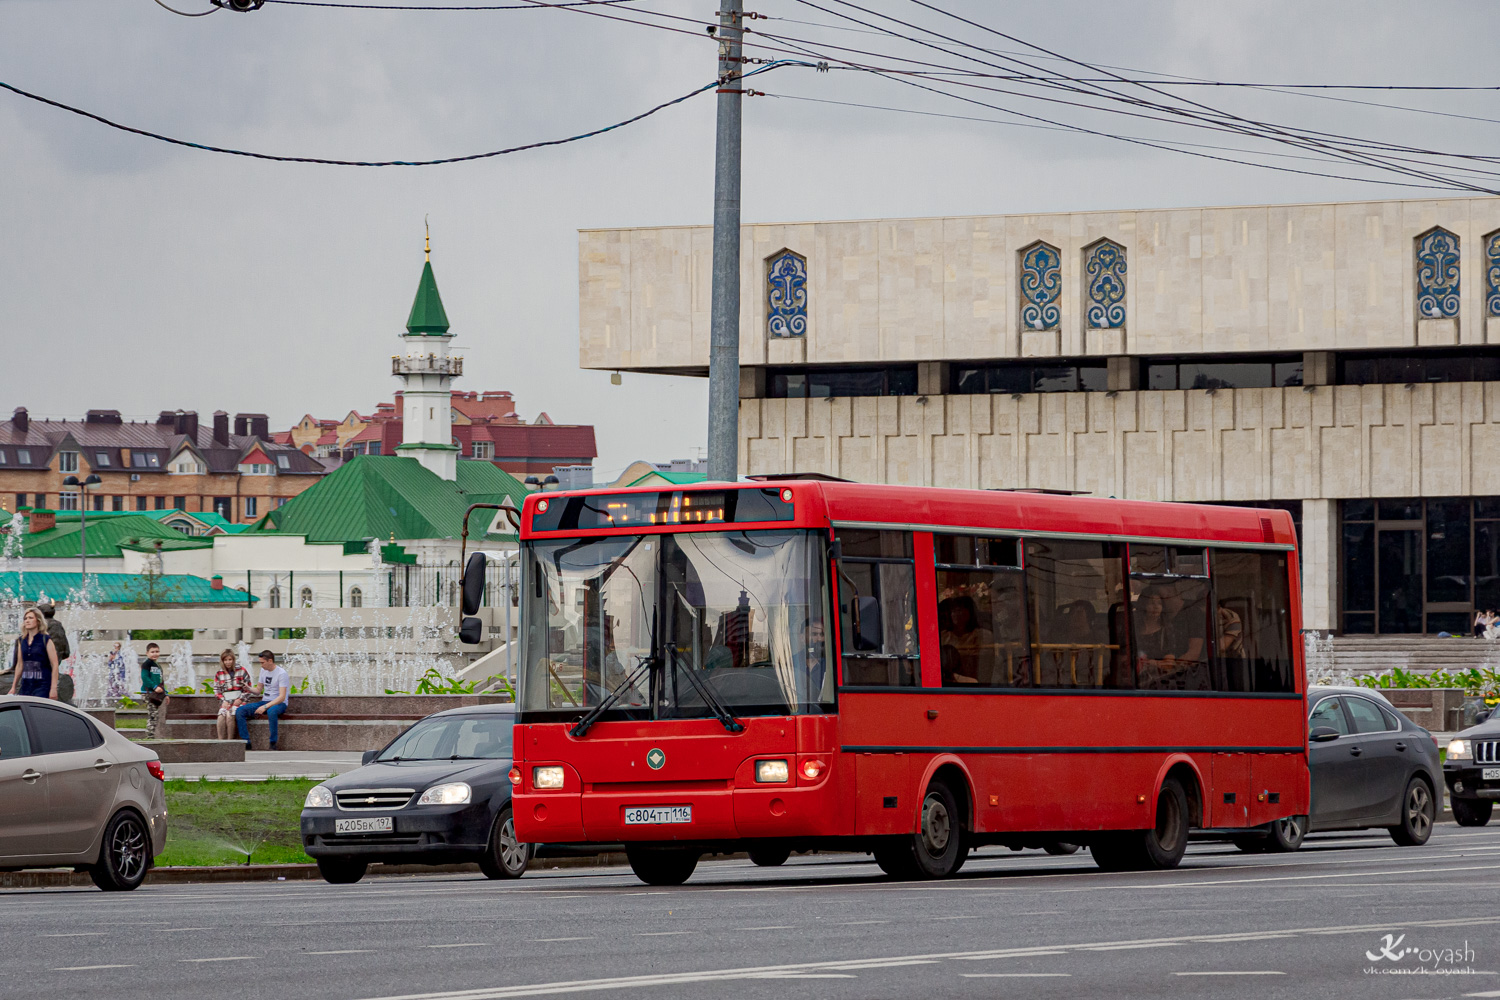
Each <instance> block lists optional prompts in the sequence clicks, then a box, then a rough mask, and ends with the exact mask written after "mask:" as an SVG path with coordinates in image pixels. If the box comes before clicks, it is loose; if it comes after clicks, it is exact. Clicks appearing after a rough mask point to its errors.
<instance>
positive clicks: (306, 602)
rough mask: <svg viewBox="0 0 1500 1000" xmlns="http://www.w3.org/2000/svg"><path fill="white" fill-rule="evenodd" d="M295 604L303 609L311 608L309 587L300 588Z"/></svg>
mask: <svg viewBox="0 0 1500 1000" xmlns="http://www.w3.org/2000/svg"><path fill="white" fill-rule="evenodd" d="M297 604H298V606H299V607H304V608H310V607H312V606H313V589H312V588H311V587H303V588H302V592H301V593H300V594H298V595H297Z"/></svg>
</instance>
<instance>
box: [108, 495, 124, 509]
mask: <svg viewBox="0 0 1500 1000" xmlns="http://www.w3.org/2000/svg"><path fill="white" fill-rule="evenodd" d="M109 509H110V510H124V509H125V498H124V497H121V496H114V497H110V498H109Z"/></svg>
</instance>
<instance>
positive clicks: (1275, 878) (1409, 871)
mask: <svg viewBox="0 0 1500 1000" xmlns="http://www.w3.org/2000/svg"><path fill="white" fill-rule="evenodd" d="M1497 868H1500V865H1468V866H1465V867H1461V868H1397V869H1394V870H1392V871H1384V872H1334V873H1332V874H1329V875H1268V876H1265V877H1264V878H1230V879H1216V880H1214V881H1207V880H1204V881H1201V882H1160V883H1156V884H1141V883H1139V882H1135V883H1131V884H1130V885H1092V886H1089V887H1088V888H1086V889H1066V890H1063V891H1065V892H1098V891H1100V890H1103V889H1131V890H1136V889H1197V888H1200V887H1201V886H1206V885H1251V884H1254V883H1258V882H1302V881H1308V880H1311V879H1329V878H1369V877H1370V876H1372V875H1428V874H1432V873H1434V872H1441V873H1444V874H1446V873H1448V872H1477V871H1494V870H1495V869H1497Z"/></svg>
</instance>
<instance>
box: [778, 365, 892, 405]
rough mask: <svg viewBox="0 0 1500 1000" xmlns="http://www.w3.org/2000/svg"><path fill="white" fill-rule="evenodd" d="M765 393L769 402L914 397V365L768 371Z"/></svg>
mask: <svg viewBox="0 0 1500 1000" xmlns="http://www.w3.org/2000/svg"><path fill="white" fill-rule="evenodd" d="M767 376H768V377H767V379H766V394H767V395H768V396H769V397H770V398H772V399H802V398H804V397H807V396H814V397H819V398H822V397H828V396H915V395H916V394H917V366H916V365H900V366H897V367H894V368H875V369H868V368H799V369H781V370H778V369H775V368H773V369H771V370H770V372H768V373H767Z"/></svg>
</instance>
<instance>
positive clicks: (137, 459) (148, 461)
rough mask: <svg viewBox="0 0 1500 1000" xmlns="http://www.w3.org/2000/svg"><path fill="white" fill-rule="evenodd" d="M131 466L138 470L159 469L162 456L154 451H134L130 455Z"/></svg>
mask: <svg viewBox="0 0 1500 1000" xmlns="http://www.w3.org/2000/svg"><path fill="white" fill-rule="evenodd" d="M130 464H131V467H132V468H136V469H159V468H161V456H160V455H158V454H157V453H156V452H154V451H133V452H131V453H130Z"/></svg>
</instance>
